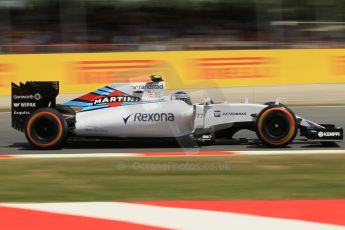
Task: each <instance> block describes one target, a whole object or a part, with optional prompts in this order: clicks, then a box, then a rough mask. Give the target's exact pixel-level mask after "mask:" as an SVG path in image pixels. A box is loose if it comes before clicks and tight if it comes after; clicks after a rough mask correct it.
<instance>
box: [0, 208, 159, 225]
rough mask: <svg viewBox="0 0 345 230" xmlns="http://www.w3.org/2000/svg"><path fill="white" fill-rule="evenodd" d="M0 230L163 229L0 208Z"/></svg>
mask: <svg viewBox="0 0 345 230" xmlns="http://www.w3.org/2000/svg"><path fill="white" fill-rule="evenodd" d="M0 216H1V220H0V229H4V230H5V229H8V230H23V229H32V230H47V229H49V230H62V229H73V230H95V229H102V230H114V229H129V230H131V229H133V230H135V229H139V230H148V229H163V228H157V227H152V226H145V225H140V224H133V223H127V222H122V221H112V220H105V219H97V218H90V217H81V216H73V215H63V214H56V213H49V212H41V211H32V210H26V209H17V208H7V207H0Z"/></svg>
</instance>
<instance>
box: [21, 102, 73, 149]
mask: <svg viewBox="0 0 345 230" xmlns="http://www.w3.org/2000/svg"><path fill="white" fill-rule="evenodd" d="M67 130H68V126H67V122H66V120H65V119H64V118H63V116H62V114H61V113H60V112H59V111H57V110H55V109H51V108H42V109H38V110H36V111H35V112H34V113H32V114H31V115H30V117H29V118H28V119H27V121H26V124H25V129H24V132H25V136H26V138H27V139H28V141H29V142H30V144H31V145H32V146H34V147H35V148H38V149H59V148H62V146H63V144H64V143H65V140H66V137H67Z"/></svg>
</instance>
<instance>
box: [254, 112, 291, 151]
mask: <svg viewBox="0 0 345 230" xmlns="http://www.w3.org/2000/svg"><path fill="white" fill-rule="evenodd" d="M272 111H280V112H283V113H284V114H285V115H286V116H287V117H288V120H289V123H290V130H289V133H288V135H287V136H286V137H285V138H284V139H283V141H272V140H268V139H267V138H266V137H265V135H264V134H263V132H262V122H263V120H264V119H265V117H266V116H267V114H269V113H270V112H272ZM257 130H258V132H259V134H260V137H261V138H262V139H263V140H264V141H265V142H267V143H269V144H271V145H281V144H284V143H285V142H286V140H288V139H290V138H292V137H293V135H294V133H295V130H296V121H295V119H294V118H293V116H292V115H291V113H290V112H289V111H288V110H287V109H286V108H284V107H278V108H277V107H274V108H270V109H267V110H266V111H265V112H264V113H263V114H262V115H261V116H260V118H259V122H258V128H257Z"/></svg>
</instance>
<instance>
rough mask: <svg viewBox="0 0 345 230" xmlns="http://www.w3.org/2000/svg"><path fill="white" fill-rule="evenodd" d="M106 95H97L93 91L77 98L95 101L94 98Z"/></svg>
mask: <svg viewBox="0 0 345 230" xmlns="http://www.w3.org/2000/svg"><path fill="white" fill-rule="evenodd" d="M102 97H104V96H101V95H95V94H93V93H88V94H85V95H83V96H81V97H78V98H77V99H79V100H83V101H88V102H93V101H94V100H96V99H97V98H102Z"/></svg>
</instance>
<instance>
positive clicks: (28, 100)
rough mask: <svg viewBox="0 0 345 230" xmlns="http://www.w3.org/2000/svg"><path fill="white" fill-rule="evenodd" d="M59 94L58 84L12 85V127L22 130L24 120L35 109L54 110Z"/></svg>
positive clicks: (44, 82) (53, 82)
mask: <svg viewBox="0 0 345 230" xmlns="http://www.w3.org/2000/svg"><path fill="white" fill-rule="evenodd" d="M58 94H59V82H57V81H41V82H38V81H37V82H26V83H25V84H23V83H20V84H19V86H18V85H16V84H15V83H12V97H11V98H12V127H13V128H14V129H17V130H19V131H23V130H24V126H25V122H26V119H27V118H28V117H29V116H30V115H31V114H32V113H33V112H34V111H36V110H37V109H40V108H44V107H51V108H54V107H55V106H56V97H57V95H58Z"/></svg>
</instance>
